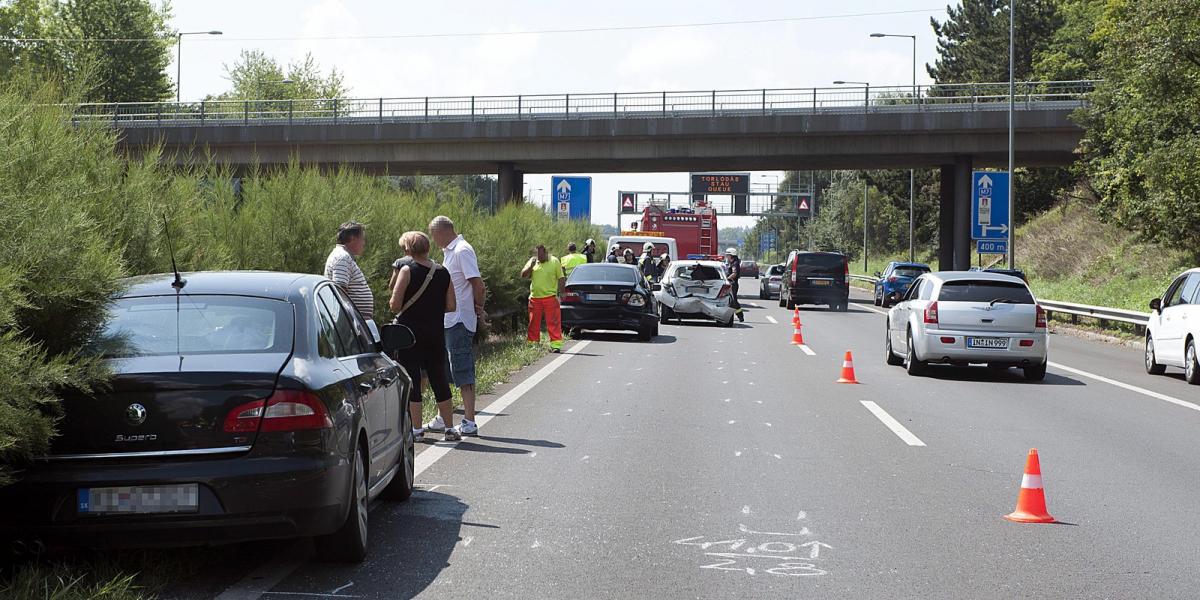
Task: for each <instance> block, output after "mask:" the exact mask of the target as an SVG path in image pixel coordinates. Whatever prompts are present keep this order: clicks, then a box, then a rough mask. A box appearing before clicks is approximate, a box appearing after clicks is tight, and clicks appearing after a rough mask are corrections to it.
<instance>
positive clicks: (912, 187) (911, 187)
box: [871, 33, 918, 262]
mask: <svg viewBox="0 0 1200 600" xmlns="http://www.w3.org/2000/svg"><path fill="white" fill-rule="evenodd" d="M871 37H873V38H887V37H895V38H908V39H910V40H912V56H913V69H912V101H913V103H914V104H915V103H916V102H917V95H918V91H917V36H915V35H904V34H897V33H872V34H871ZM916 180H917V176H916V170H914V169H909V170H908V261H909V262H912V261H914V260H916V258H915V257H914V254H913V204H914V198H915V197H916V187H917V184H916Z"/></svg>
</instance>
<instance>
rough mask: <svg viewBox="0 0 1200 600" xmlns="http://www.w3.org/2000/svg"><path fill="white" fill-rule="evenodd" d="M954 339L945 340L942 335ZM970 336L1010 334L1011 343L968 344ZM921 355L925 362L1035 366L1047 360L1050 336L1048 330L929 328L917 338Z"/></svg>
mask: <svg viewBox="0 0 1200 600" xmlns="http://www.w3.org/2000/svg"><path fill="white" fill-rule="evenodd" d="M943 337H944V338H947V339H951V338H952V339H953V341H950V342H943V341H942V338H943ZM968 337H1001V338H1008V347H1007V348H1003V349H999V348H968V347H967V342H966V339H967V338H968ZM1021 340H1032V341H1033V345H1032V346H1026V347H1022V346H1021V345H1020V341H1021ZM913 344H914V345H915V346H916V347H917V356H918V357H920V359H921V360H923V361H925V362H932V363H950V364H970V363H990V364H997V365H1007V366H1015V367H1022V366H1034V365H1040V364H1042V363H1044V362H1046V356H1047V350H1048V348H1047V347H1048V345H1049V341H1048V336H1047V335H1046V334H1045V333H996V332H982V331H957V330H948V331H935V330H927V331H926V332H925V334H924V335H921V336H918V337H917V338H916V339H914V340H913Z"/></svg>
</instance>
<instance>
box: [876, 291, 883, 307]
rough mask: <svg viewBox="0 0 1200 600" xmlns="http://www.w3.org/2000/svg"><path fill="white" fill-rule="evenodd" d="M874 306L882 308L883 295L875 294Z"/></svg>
mask: <svg viewBox="0 0 1200 600" xmlns="http://www.w3.org/2000/svg"><path fill="white" fill-rule="evenodd" d="M875 306H883V294H881V293H879V292H878V291H876V292H875Z"/></svg>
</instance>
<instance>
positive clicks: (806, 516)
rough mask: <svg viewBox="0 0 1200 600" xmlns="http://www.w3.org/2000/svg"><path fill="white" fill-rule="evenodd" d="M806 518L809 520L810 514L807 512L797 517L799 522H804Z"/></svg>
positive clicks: (802, 512) (801, 512)
mask: <svg viewBox="0 0 1200 600" xmlns="http://www.w3.org/2000/svg"><path fill="white" fill-rule="evenodd" d="M806 518H808V513H807V512H805V511H800V514H798V515H796V520H797V521H803V520H804V519H806Z"/></svg>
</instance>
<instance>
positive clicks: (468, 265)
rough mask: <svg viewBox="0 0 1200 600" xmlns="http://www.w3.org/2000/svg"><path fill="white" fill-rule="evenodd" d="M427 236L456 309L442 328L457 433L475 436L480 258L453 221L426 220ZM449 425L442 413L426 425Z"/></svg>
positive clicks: (482, 314)
mask: <svg viewBox="0 0 1200 600" xmlns="http://www.w3.org/2000/svg"><path fill="white" fill-rule="evenodd" d="M429 236H430V237H431V238H433V242H434V243H435V244H437V245H438V247H440V248H441V249H442V250H443V252H444V256H443V259H442V265H443V266H444V267H445V268H446V271H447V272H448V273H449V274H450V287H451V288H453V290H454V297H455V302H456V309H455V310H454V311H453V312H448V313H446V315H445V317H444V318H443V327H444V330H445V335H446V358H447V361H448V365H449V373H450V381H451V382H452V383H453V384H454V385H455V386H457V387H458V391H459V393H460V394H461V395H462V401H463V419H462V422H461V423H460V424H459V428H458V430H459V433H461V434H463V435H478V434H479V426H478V425H477V424H476V423H475V350H474V347H473V343H474V341H475V332H476V331H478V328H479V322H480V321H486V320H487V311H485V310H484V309H483V302H484V299H486V298H487V289H486V288H485V287H484V285H483V277H482V276H481V275H480V273H479V259H478V258H477V257H476V255H475V248H474V247H472V246H471V244H469V243H468V242H467V240H466V239H464V238H463V236H461V235H459V233H458V232H457V231H455V229H454V222H453V221H451V220H450V218H449V217H446V216H441V215H439V216H437V217H434V218H433V221H431V222H430V223H429ZM448 425H449V424H447V423H446V422H445V420H444V419H442V417H441V415H438V416H437V417H434V419H433V420H432V421H430V422H429V423H427V424H426V425H425V429H427V430H429V431H443V430H445V429H446V427H447V426H448Z"/></svg>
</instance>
